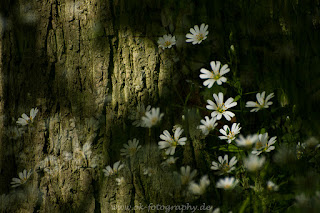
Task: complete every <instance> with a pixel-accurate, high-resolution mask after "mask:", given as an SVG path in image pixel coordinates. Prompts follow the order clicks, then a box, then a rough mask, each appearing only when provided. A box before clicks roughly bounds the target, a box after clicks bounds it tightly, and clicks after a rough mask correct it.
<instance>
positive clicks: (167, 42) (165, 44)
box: [158, 34, 176, 49]
mask: <svg viewBox="0 0 320 213" xmlns="http://www.w3.org/2000/svg"><path fill="white" fill-rule="evenodd" d="M175 44H176V37H175V36H172V35H170V34H168V35H164V36H163V37H160V38H159V40H158V45H159V47H161V48H162V49H166V48H171V47H172V46H173V45H175Z"/></svg>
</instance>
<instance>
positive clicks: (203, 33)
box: [186, 23, 209, 45]
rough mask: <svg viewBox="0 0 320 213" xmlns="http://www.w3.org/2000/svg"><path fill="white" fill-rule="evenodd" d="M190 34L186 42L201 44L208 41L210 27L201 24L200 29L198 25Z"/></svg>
mask: <svg viewBox="0 0 320 213" xmlns="http://www.w3.org/2000/svg"><path fill="white" fill-rule="evenodd" d="M190 32H191V33H188V34H187V35H186V38H187V40H186V42H192V44H193V45H194V44H200V43H201V42H202V41H203V40H205V39H207V35H208V34H209V32H208V25H205V24H204V23H203V24H201V26H200V29H199V26H198V25H195V26H194V28H190Z"/></svg>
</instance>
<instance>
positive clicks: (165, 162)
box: [161, 156, 178, 166]
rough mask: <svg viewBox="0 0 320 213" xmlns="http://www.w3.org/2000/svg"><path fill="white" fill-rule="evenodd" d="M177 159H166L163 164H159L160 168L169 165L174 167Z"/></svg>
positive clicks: (171, 157)
mask: <svg viewBox="0 0 320 213" xmlns="http://www.w3.org/2000/svg"><path fill="white" fill-rule="evenodd" d="M177 159H178V157H176V158H175V157H173V156H170V157H168V159H166V160H165V161H164V162H162V163H161V166H170V165H174V164H175V163H176V161H177Z"/></svg>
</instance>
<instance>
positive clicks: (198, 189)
mask: <svg viewBox="0 0 320 213" xmlns="http://www.w3.org/2000/svg"><path fill="white" fill-rule="evenodd" d="M209 185H210V180H209V179H208V175H205V176H203V177H202V178H201V179H200V183H199V184H197V183H195V182H191V183H190V185H189V191H190V192H191V193H192V194H195V195H202V194H204V193H205V192H206V188H207V187H208V186H209Z"/></svg>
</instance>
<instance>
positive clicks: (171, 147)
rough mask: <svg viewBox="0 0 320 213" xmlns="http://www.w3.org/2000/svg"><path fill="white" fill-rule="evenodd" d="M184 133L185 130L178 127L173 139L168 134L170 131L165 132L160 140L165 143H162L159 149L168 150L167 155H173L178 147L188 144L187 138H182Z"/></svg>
mask: <svg viewBox="0 0 320 213" xmlns="http://www.w3.org/2000/svg"><path fill="white" fill-rule="evenodd" d="M182 132H183V129H181V128H180V127H178V128H177V129H176V130H175V131H174V137H172V136H171V135H170V133H169V132H168V130H165V131H163V134H161V135H160V138H161V139H162V140H163V141H160V142H159V143H158V145H159V149H166V155H173V154H174V153H175V150H176V147H177V146H178V145H181V146H183V145H185V144H186V141H187V138H186V137H183V138H180V136H181V134H182Z"/></svg>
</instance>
